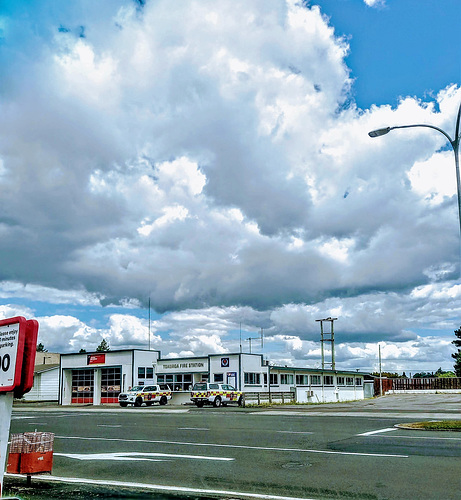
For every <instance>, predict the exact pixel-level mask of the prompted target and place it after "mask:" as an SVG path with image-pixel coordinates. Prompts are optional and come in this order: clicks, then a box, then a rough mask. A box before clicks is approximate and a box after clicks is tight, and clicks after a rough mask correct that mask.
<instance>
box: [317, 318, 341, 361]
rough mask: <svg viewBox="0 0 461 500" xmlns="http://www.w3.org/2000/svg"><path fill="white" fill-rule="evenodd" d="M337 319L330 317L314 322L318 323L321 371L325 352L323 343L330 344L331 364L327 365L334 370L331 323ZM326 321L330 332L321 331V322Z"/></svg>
mask: <svg viewBox="0 0 461 500" xmlns="http://www.w3.org/2000/svg"><path fill="white" fill-rule="evenodd" d="M337 319H338V318H332V317H331V316H330V317H328V318H324V319H316V320H315V321H318V322H319V323H320V344H321V350H322V370H324V369H325V350H324V346H323V344H324V342H331V363H328V364H329V365H331V369H332V370H334V369H335V332H334V328H333V323H334V322H335V321H336V320H337ZM324 321H328V322H330V331H329V332H325V331H324V329H323V322H324Z"/></svg>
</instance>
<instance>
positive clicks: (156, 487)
mask: <svg viewBox="0 0 461 500" xmlns="http://www.w3.org/2000/svg"><path fill="white" fill-rule="evenodd" d="M5 476H9V477H17V478H23V477H24V476H22V475H21V474H10V473H8V472H7V473H6V474H5ZM34 481H44V482H46V481H51V482H57V483H77V484H79V483H81V484H91V485H95V486H115V487H118V488H120V487H124V488H139V489H143V490H152V491H157V492H166V491H169V492H174V493H193V494H195V495H197V494H198V495H204V494H206V495H219V496H224V497H228V498H235V497H238V498H256V499H260V500H314V499H313V498H308V497H303V498H301V497H283V496H278V495H266V494H261V493H240V492H237V491H235V490H233V491H228V490H208V489H201V488H186V487H182V486H165V485H161V484H146V483H130V482H125V481H107V480H105V479H84V478H81V477H57V476H39V475H37V476H34Z"/></svg>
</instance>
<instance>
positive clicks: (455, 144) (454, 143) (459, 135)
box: [368, 104, 461, 235]
mask: <svg viewBox="0 0 461 500" xmlns="http://www.w3.org/2000/svg"><path fill="white" fill-rule="evenodd" d="M460 117H461V104H460V106H459V109H458V117H457V119H456V128H455V138H454V139H452V138H451V137H450V136H449V135H448V134H447V133H446V132H445V131H444V130H442V129H441V128H439V127H435V126H434V125H426V124H423V123H418V124H415V125H399V126H396V127H385V128H380V129H378V130H372V131H371V132H368V135H369V136H370V137H380V136H381V135H385V134H388V133H389V132H390V131H391V130H394V129H397V128H414V127H425V128H432V129H434V130H437V131H438V132H440V133H441V134H443V135H444V136H445V137H446V138H447V139H448V142H449V143H450V144H451V147H452V148H453V153H454V155H455V167H456V185H457V188H458V218H459V231H460V235H461V183H460V179H459V143H460V140H461V131H460V130H459V121H460Z"/></svg>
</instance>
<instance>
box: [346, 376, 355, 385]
mask: <svg viewBox="0 0 461 500" xmlns="http://www.w3.org/2000/svg"><path fill="white" fill-rule="evenodd" d="M346 385H354V377H346Z"/></svg>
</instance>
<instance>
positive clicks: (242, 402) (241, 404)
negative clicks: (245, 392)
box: [237, 396, 245, 406]
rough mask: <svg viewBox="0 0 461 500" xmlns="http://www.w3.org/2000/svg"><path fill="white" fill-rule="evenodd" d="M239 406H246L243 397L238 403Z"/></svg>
mask: <svg viewBox="0 0 461 500" xmlns="http://www.w3.org/2000/svg"><path fill="white" fill-rule="evenodd" d="M237 404H238V405H239V406H245V400H244V399H243V396H240V397H239V400H238V403H237Z"/></svg>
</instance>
